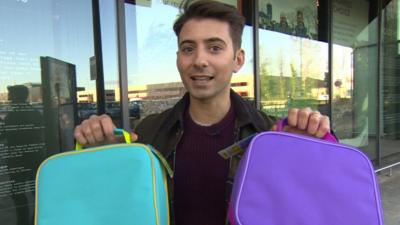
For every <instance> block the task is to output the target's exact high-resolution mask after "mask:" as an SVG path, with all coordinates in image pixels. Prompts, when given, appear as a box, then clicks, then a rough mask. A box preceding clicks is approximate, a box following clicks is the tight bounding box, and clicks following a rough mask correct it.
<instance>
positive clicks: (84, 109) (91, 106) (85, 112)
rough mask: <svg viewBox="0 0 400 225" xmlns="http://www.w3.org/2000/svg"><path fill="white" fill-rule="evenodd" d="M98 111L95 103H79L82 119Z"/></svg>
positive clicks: (79, 112) (79, 115) (80, 117)
mask: <svg viewBox="0 0 400 225" xmlns="http://www.w3.org/2000/svg"><path fill="white" fill-rule="evenodd" d="M96 113H97V109H96V104H95V103H89V102H80V103H78V117H79V119H80V120H81V121H82V120H85V119H88V118H89V117H90V116H91V115H93V114H96Z"/></svg>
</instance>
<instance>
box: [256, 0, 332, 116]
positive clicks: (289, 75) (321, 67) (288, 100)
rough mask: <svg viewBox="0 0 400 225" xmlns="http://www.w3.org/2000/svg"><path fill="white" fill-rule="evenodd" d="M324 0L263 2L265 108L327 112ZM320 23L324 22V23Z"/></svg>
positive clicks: (284, 111)
mask: <svg viewBox="0 0 400 225" xmlns="http://www.w3.org/2000/svg"><path fill="white" fill-rule="evenodd" d="M319 7H320V5H319V1H317V2H316V1H314V0H301V1H292V0H279V1H267V0H260V1H259V10H260V12H259V27H260V28H259V40H260V44H259V50H260V54H259V55H260V80H261V98H260V99H261V107H262V110H263V111H265V112H266V113H267V114H269V115H273V116H277V117H283V116H286V115H287V111H288V108H294V107H296V108H303V107H311V108H313V109H314V110H319V111H321V113H324V114H328V113H329V107H328V101H329V93H328V87H327V82H326V79H327V73H328V44H327V43H326V42H324V41H320V40H324V37H325V33H321V31H320V30H321V29H320V27H319V25H318V12H319V11H320V9H319ZM320 26H321V25H320Z"/></svg>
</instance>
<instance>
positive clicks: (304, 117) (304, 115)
mask: <svg viewBox="0 0 400 225" xmlns="http://www.w3.org/2000/svg"><path fill="white" fill-rule="evenodd" d="M311 112H312V111H311V109H310V108H308V107H307V108H304V109H300V110H299V112H298V120H297V127H298V128H299V129H301V130H306V129H307V125H308V119H309V117H310V114H311Z"/></svg>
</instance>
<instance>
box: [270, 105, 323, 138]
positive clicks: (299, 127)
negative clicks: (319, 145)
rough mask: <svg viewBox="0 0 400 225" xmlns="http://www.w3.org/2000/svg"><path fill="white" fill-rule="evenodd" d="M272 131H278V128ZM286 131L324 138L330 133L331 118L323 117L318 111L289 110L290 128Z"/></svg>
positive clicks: (287, 127) (307, 109)
mask: <svg viewBox="0 0 400 225" xmlns="http://www.w3.org/2000/svg"><path fill="white" fill-rule="evenodd" d="M272 130H276V126H274V127H273V128H272ZM284 130H285V131H287V132H291V133H297V134H304V135H308V136H314V137H317V138H323V137H324V136H325V134H326V133H328V132H330V122H329V117H327V116H325V115H321V113H319V112H318V111H312V110H311V109H310V108H303V109H296V108H292V109H289V112H288V126H286V127H285V129H284Z"/></svg>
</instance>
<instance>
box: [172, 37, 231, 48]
mask: <svg viewBox="0 0 400 225" xmlns="http://www.w3.org/2000/svg"><path fill="white" fill-rule="evenodd" d="M205 42H206V43H213V42H221V43H223V44H224V45H226V43H225V41H224V40H222V39H221V38H217V37H212V38H209V39H206V40H205ZM195 43H196V42H195V41H193V40H183V41H182V42H180V43H179V47H181V46H182V45H184V44H195Z"/></svg>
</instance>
